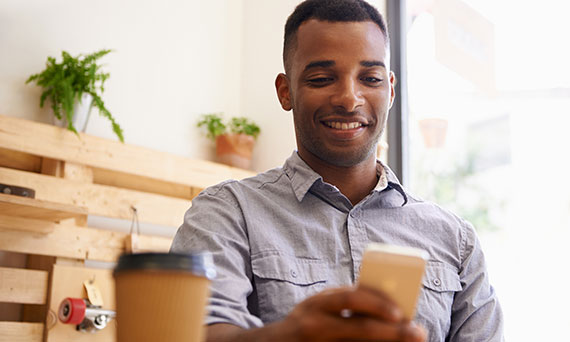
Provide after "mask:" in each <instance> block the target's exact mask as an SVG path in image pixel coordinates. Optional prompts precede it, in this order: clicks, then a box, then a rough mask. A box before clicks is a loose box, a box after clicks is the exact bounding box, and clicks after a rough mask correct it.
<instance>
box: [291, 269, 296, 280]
mask: <svg viewBox="0 0 570 342" xmlns="http://www.w3.org/2000/svg"><path fill="white" fill-rule="evenodd" d="M291 277H293V278H297V272H295V270H291Z"/></svg>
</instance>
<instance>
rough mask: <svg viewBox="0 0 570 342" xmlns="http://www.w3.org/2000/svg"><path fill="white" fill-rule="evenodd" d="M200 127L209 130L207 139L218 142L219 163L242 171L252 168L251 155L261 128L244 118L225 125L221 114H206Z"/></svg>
mask: <svg viewBox="0 0 570 342" xmlns="http://www.w3.org/2000/svg"><path fill="white" fill-rule="evenodd" d="M198 127H204V128H206V130H207V137H208V138H210V139H212V140H214V141H215V142H216V155H217V158H218V161H219V162H221V163H223V164H226V165H230V166H234V167H239V168H242V169H249V168H250V167H251V155H252V152H253V147H254V145H255V140H256V139H257V136H258V135H259V133H260V129H259V126H257V125H256V124H255V123H254V122H253V121H251V120H249V119H247V118H244V117H236V118H232V119H231V120H230V122H229V123H227V124H226V123H224V122H223V119H222V117H221V114H206V115H203V116H202V117H201V118H200V120H199V121H198Z"/></svg>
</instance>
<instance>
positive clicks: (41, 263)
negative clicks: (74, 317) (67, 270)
mask: <svg viewBox="0 0 570 342" xmlns="http://www.w3.org/2000/svg"><path fill="white" fill-rule="evenodd" d="M55 260H56V258H54V257H49V256H43V255H34V254H30V255H28V257H27V262H26V268H27V269H30V270H40V271H44V272H46V273H48V286H47V290H46V292H45V293H46V297H47V294H48V293H50V291H51V289H50V284H51V278H50V277H51V271H52V269H53V264H54V263H55ZM47 312H48V305H47V300H46V303H45V304H41V305H37V304H24V305H22V316H21V321H23V322H38V323H46V324H48V325H49V323H48V322H47V321H46V319H47V318H48V317H47ZM50 321H53V317H50Z"/></svg>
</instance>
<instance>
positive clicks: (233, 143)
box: [216, 134, 255, 169]
mask: <svg viewBox="0 0 570 342" xmlns="http://www.w3.org/2000/svg"><path fill="white" fill-rule="evenodd" d="M254 145H255V139H254V138H253V137H252V136H251V135H247V134H223V135H219V136H218V137H217V138H216V154H217V156H218V161H219V162H220V163H223V164H226V165H229V166H234V167H239V168H242V169H249V168H250V167H251V155H252V152H253V146H254Z"/></svg>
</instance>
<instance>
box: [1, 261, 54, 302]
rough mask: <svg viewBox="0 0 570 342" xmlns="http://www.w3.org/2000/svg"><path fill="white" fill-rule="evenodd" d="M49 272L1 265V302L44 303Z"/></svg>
mask: <svg viewBox="0 0 570 342" xmlns="http://www.w3.org/2000/svg"><path fill="white" fill-rule="evenodd" d="M47 284H48V272H46V271H36V270H26V269H19V268H6V267H0V302H7V303H22V304H44V303H45V302H46V295H47Z"/></svg>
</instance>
